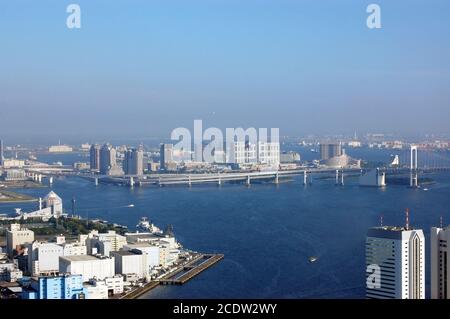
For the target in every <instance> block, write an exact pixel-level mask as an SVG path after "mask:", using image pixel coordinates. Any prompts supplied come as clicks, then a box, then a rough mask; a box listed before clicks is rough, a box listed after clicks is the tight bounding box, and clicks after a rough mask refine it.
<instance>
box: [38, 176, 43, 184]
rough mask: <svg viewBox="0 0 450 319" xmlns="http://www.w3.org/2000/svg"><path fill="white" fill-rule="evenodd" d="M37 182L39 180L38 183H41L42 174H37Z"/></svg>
mask: <svg viewBox="0 0 450 319" xmlns="http://www.w3.org/2000/svg"><path fill="white" fill-rule="evenodd" d="M38 182H39V183H42V174H39V175H38Z"/></svg>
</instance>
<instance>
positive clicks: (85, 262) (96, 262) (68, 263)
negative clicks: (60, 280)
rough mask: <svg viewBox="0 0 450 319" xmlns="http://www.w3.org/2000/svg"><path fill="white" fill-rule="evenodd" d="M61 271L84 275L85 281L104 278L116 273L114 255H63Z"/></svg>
mask: <svg viewBox="0 0 450 319" xmlns="http://www.w3.org/2000/svg"><path fill="white" fill-rule="evenodd" d="M59 272H60V273H70V274H72V275H82V276H83V282H86V281H89V279H92V278H95V279H99V280H103V279H105V278H107V277H113V276H114V275H115V265H114V257H111V258H110V257H106V256H99V255H98V256H91V255H79V256H61V257H59Z"/></svg>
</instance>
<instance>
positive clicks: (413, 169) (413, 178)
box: [409, 145, 419, 188]
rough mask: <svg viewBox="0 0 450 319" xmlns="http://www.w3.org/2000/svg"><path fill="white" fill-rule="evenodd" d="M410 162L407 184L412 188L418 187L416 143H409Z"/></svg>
mask: <svg viewBox="0 0 450 319" xmlns="http://www.w3.org/2000/svg"><path fill="white" fill-rule="evenodd" d="M410 151H411V164H410V166H409V167H410V179H409V186H411V187H413V188H417V187H419V178H418V166H419V165H418V156H417V153H418V149H417V146H416V145H411V149H410Z"/></svg>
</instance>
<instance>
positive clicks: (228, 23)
mask: <svg viewBox="0 0 450 319" xmlns="http://www.w3.org/2000/svg"><path fill="white" fill-rule="evenodd" d="M70 3H78V4H79V5H80V6H81V20H82V28H81V29H79V30H69V29H68V28H67V27H66V18H67V16H68V14H67V13H66V7H67V5H68V4H70ZM370 3H378V4H379V5H380V6H381V8H382V29H381V30H370V29H368V28H367V27H366V18H367V16H368V14H367V13H366V7H367V5H368V4H370ZM194 119H203V120H204V121H205V125H208V126H218V127H221V128H225V127H238V126H243V127H249V126H256V127H279V128H280V133H281V135H300V134H304V133H308V132H311V133H316V134H322V133H348V132H353V131H354V130H358V131H359V132H367V131H372V132H373V131H380V132H381V131H385V132H400V133H401V132H404V133H415V132H416V130H417V132H450V129H449V120H450V1H448V0H423V1H413V0H411V1H400V0H395V1H393V0H386V1H375V0H374V1H360V0H354V1H351V0H347V1H345V0H343V1H335V0H329V1H318V0H311V1H300V0H297V1H287V0H271V1H266V0H207V1H206V0H205V1H199V0H180V1H175V0H162V1H149V0H145V1H144V0H142V1H137V0H123V1H118V0H114V1H97V0H83V1H82V0H70V1H63V0H54V1H46V0H45V1H43V0H32V1H31V0H30V1H6V0H0V136H2V135H7V136H11V135H14V134H19V133H20V134H21V135H24V134H29V133H32V134H33V135H35V136H36V135H40V134H43V135H45V134H54V135H55V136H65V135H76V134H80V135H82V136H89V135H93V136H100V135H102V136H103V135H108V134H111V135H114V136H121V135H122V136H133V135H139V136H164V137H168V136H169V134H170V132H171V130H172V129H173V128H175V127H177V126H187V127H192V124H193V120H194Z"/></svg>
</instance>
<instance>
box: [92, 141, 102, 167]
mask: <svg viewBox="0 0 450 319" xmlns="http://www.w3.org/2000/svg"><path fill="white" fill-rule="evenodd" d="M100 149H101V147H100V145H98V144H92V145H91V148H90V151H89V153H90V156H89V160H90V164H91V170H96V171H98V170H100Z"/></svg>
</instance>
